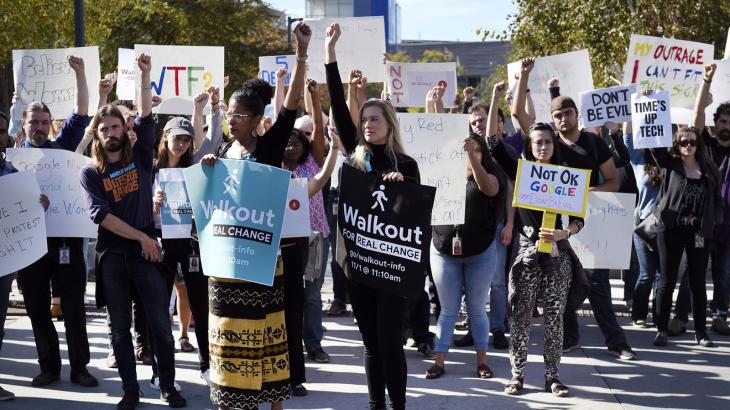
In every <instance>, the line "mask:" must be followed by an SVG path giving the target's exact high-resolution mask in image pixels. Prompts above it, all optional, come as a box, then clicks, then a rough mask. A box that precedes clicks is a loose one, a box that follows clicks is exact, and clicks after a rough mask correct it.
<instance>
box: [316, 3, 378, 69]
mask: <svg viewBox="0 0 730 410" xmlns="http://www.w3.org/2000/svg"><path fill="white" fill-rule="evenodd" d="M304 22H305V23H307V24H308V25H309V27H310V28H311V29H312V39H311V40H310V42H309V49H308V50H307V52H308V54H309V63H308V70H309V71H308V75H309V78H312V79H314V80H316V81H317V82H319V83H324V82H325V81H326V80H327V79H326V76H325V72H324V52H325V44H324V41H325V30H326V29H327V27H329V25H330V24H332V23H339V24H340V29H341V30H342V34H341V35H340V39H339V40H338V41H337V65H338V67H339V69H340V76H341V77H342V79H343V81H347V78H348V75H349V74H350V70H353V69H358V70H361V71H362V72H363V74H364V75H365V77H367V78H368V82H371V83H382V82H385V81H386V78H385V66H384V65H383V54H385V26H384V24H383V16H375V17H336V18H317V19H304Z"/></svg>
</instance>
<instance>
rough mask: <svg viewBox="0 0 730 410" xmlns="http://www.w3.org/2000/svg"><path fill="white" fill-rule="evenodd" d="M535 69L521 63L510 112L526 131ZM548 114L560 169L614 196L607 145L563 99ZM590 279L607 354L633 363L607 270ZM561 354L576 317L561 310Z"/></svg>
mask: <svg viewBox="0 0 730 410" xmlns="http://www.w3.org/2000/svg"><path fill="white" fill-rule="evenodd" d="M534 66H535V59H534V58H526V59H524V60H522V64H521V72H520V78H519V81H520V84H522V83H524V86H522V85H520V86H518V87H517V92H516V95H515V99H514V101H513V103H512V112H513V113H515V116H516V117H517V120H518V121H519V123H520V127H522V129H523V130H528V129H530V126H532V124H534V122H535V120H534V119H533V118H532V117H531V116H529V115H528V114H527V112H526V111H525V108H524V107H525V93H524V92H522V90H524V89H526V88H527V82H528V79H529V76H530V71H532V68H533V67H534ZM550 113H551V115H552V118H553V122H554V124H555V128H556V130H557V131H558V135H559V137H560V159H561V162H562V165H565V166H569V167H573V168H582V169H590V170H591V180H590V190H591V191H603V192H616V191H618V189H619V179H618V173H617V171H616V166H615V165H614V162H613V155H612V153H611V150H610V149H609V147H608V145H607V144H606V143H605V142H604V141H603V139H601V138H600V137H598V136H597V135H596V134H593V133H591V132H588V131H586V130H585V129H580V128H579V127H578V108H577V106H576V105H575V102H574V101H573V100H572V99H571V98H570V97H567V96H560V97H557V98H555V99H553V100H552V102H551V103H550ZM586 273H587V274H588V276H589V277H590V282H591V291H590V294H589V295H588V301H589V302H590V304H591V308H592V309H593V314H594V315H595V318H596V322H597V323H598V327H599V328H600V329H601V332H602V333H603V337H604V340H605V343H606V347H608V353H609V354H610V355H612V356H616V357H618V358H620V359H623V360H635V359H636V354H635V353H634V351H633V350H631V347H629V345H628V343H627V342H626V336H625V335H624V331H623V329H621V326H619V324H618V321H617V320H616V314H615V312H614V311H613V305H612V301H611V284H610V283H609V280H608V279H609V278H608V273H609V272H608V269H586ZM563 321H564V334H563V351H564V352H565V353H567V352H570V351H572V350H574V349H577V348H578V347H579V345H578V342H579V340H580V334H579V332H578V317H577V315H576V312H575V311H571V310H569V309H566V310H565V314H564V315H563Z"/></svg>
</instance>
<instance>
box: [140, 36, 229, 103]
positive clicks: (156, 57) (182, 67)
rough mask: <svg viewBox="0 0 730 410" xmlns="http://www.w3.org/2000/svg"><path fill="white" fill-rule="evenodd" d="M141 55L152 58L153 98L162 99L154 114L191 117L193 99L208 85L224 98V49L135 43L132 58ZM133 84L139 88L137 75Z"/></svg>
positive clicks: (151, 80) (205, 89) (206, 88)
mask: <svg viewBox="0 0 730 410" xmlns="http://www.w3.org/2000/svg"><path fill="white" fill-rule="evenodd" d="M141 53H145V54H147V55H149V56H150V57H151V59H152V69H151V70H150V86H151V87H152V95H159V96H160V97H161V98H162V103H161V104H160V105H159V106H157V107H155V108H154V109H153V111H155V112H157V113H160V114H181V115H191V114H192V113H193V101H194V100H195V96H196V95H197V94H199V93H201V92H203V91H207V90H208V87H210V86H215V87H218V88H220V90H221V98H223V94H222V93H223V75H224V74H223V73H224V67H223V59H224V49H223V47H203V46H159V45H144V44H135V45H134V54H135V56H138V55H140V54H141ZM135 81H136V87H139V86H140V78H139V76H137V77H136V80H135ZM204 114H210V102H208V105H206V107H205V110H204Z"/></svg>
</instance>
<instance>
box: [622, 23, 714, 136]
mask: <svg viewBox="0 0 730 410" xmlns="http://www.w3.org/2000/svg"><path fill="white" fill-rule="evenodd" d="M714 54H715V46H714V45H712V44H704V43H697V42H694V41H684V40H675V39H669V38H661V37H651V36H640V35H637V34H632V35H631V41H630V42H629V50H628V54H627V56H626V65H625V67H624V84H634V83H636V88H637V90H641V89H643V88H648V89H652V90H656V91H663V90H666V91H668V92H669V93H670V94H669V97H670V101H671V109H672V120H673V121H674V122H675V123H677V124H689V123H690V121H691V118H692V117H691V116H692V108H693V107H694V102H695V98H696V97H697V92H698V90H699V86H700V84H701V83H702V73H703V72H704V68H703V67H704V65H705V64H708V63H709V62H711V61H712V59H713V56H714Z"/></svg>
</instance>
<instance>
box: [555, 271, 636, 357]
mask: <svg viewBox="0 0 730 410" xmlns="http://www.w3.org/2000/svg"><path fill="white" fill-rule="evenodd" d="M585 272H586V274H587V275H588V277H589V280H590V282H591V292H590V293H589V294H588V301H589V302H590V303H591V309H593V315H594V316H595V318H596V322H597V323H598V327H599V328H600V329H601V333H603V338H604V342H605V343H606V347H608V348H609V349H616V348H619V347H621V346H622V345H624V344H626V337H625V336H624V331H623V329H621V326H619V324H618V321H617V320H616V314H615V313H614V311H613V302H612V300H611V284H610V283H609V281H608V269H586V270H585ZM563 323H564V334H563V345H566V344H571V345H572V344H577V343H578V342H579V341H580V333H579V332H578V315H577V314H576V312H575V311H568V310H567V309H566V310H565V314H564V316H563Z"/></svg>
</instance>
